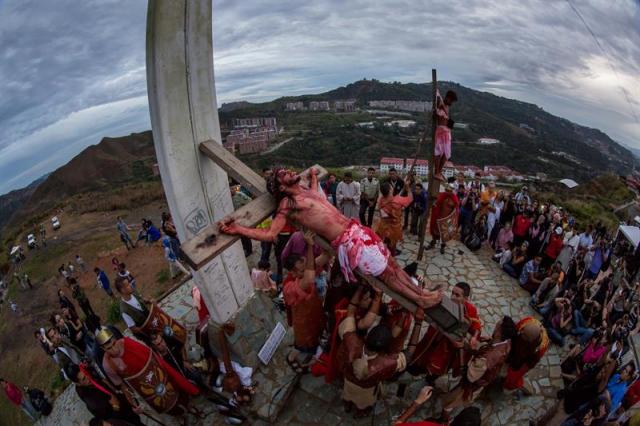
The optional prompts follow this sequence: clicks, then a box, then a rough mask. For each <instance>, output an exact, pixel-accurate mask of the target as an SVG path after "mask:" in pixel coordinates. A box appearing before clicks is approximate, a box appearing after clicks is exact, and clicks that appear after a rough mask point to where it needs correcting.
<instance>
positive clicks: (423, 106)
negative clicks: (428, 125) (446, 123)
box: [369, 100, 431, 112]
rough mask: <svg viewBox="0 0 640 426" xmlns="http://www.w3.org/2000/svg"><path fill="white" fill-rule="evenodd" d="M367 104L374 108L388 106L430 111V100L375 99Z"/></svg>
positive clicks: (400, 109)
mask: <svg viewBox="0 0 640 426" xmlns="http://www.w3.org/2000/svg"><path fill="white" fill-rule="evenodd" d="M369 106H370V107H374V108H389V109H395V110H399V111H411V112H425V111H431V102H425V101H403V100H396V101H388V100H376V101H369Z"/></svg>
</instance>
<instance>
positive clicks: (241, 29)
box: [0, 0, 640, 194]
mask: <svg viewBox="0 0 640 426" xmlns="http://www.w3.org/2000/svg"><path fill="white" fill-rule="evenodd" d="M570 1H571V3H570V2H569V1H567V0H539V1H526V0H512V1H510V0H459V1H454V0H429V1H427V0H424V1H422V2H421V1H416V0H406V1H399V0H384V1H382V0H380V1H377V0H348V1H344V0H335V1H329V0H325V1H323V0H319V1H315V2H306V1H300V0H273V1H270V0H243V1H234V0H224V1H223V0H217V1H214V31H213V34H214V46H215V58H214V59H215V65H216V78H217V80H216V87H217V91H218V101H219V102H227V101H233V100H240V99H246V100H253V101H259V100H267V99H271V98H274V97H278V96H281V95H293V94H303V93H314V92H320V91H324V90H327V89H332V88H335V87H337V86H341V85H344V84H347V83H350V82H352V81H355V80H358V79H360V78H363V77H367V78H377V79H379V80H382V81H393V80H399V81H403V82H424V81H427V80H429V79H430V70H431V68H432V67H436V68H437V69H438V75H439V78H441V79H445V80H452V81H456V82H459V83H461V84H463V85H466V86H469V87H472V88H475V89H480V90H486V91H490V92H493V93H496V94H499V95H503V96H507V97H512V98H516V99H520V100H523V101H528V102H533V103H536V104H538V105H540V106H542V107H543V108H545V109H546V110H547V111H550V112H552V113H554V114H556V115H560V116H563V117H566V118H568V119H570V120H572V121H575V122H577V123H579V124H583V125H587V126H590V127H597V128H600V129H602V130H603V131H605V132H606V133H608V134H609V135H610V136H611V137H612V138H614V139H615V140H618V141H620V142H623V143H625V144H626V145H628V146H632V147H635V148H640V2H639V1H638V0H593V1H587V0H570ZM572 5H573V6H574V7H575V9H576V10H577V11H578V13H580V14H581V15H582V17H583V18H584V21H585V22H586V24H587V25H588V27H589V29H590V30H591V32H592V33H593V35H592V34H591V33H590V32H589V31H588V30H587V28H586V27H585V24H584V23H583V22H582V21H581V20H580V18H579V17H578V15H577V14H576V11H575V10H573V9H572V7H571V6H572ZM146 6H147V2H145V1H142V0H128V1H125V0H109V1H108V0H99V1H87V0H75V1H71V0H69V1H67V0H56V1H55V2H54V1H36V0H34V1H28V0H0V94H1V95H0V194H1V193H4V192H7V191H9V190H11V189H15V188H19V187H22V186H24V185H26V184H28V183H29V182H31V181H32V180H34V179H36V178H38V177H39V176H41V175H43V174H45V173H48V172H50V171H52V170H54V169H55V168H57V167H59V166H61V165H63V164H65V163H66V162H67V161H68V160H69V159H70V158H71V157H73V156H74V155H75V154H77V153H78V152H80V151H81V150H82V149H83V148H85V147H86V146H88V145H91V144H95V143H97V142H99V140H100V138H101V137H102V136H120V135H125V134H128V133H130V132H134V131H141V130H146V129H148V128H150V124H149V114H148V108H147V98H146V81H145V52H144V47H145V39H144V37H145V19H146ZM594 35H595V37H596V39H597V41H596V40H594Z"/></svg>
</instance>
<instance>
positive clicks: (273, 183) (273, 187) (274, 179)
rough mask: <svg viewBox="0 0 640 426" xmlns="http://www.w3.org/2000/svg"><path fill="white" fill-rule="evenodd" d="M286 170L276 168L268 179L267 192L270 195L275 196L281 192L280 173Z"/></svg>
mask: <svg viewBox="0 0 640 426" xmlns="http://www.w3.org/2000/svg"><path fill="white" fill-rule="evenodd" d="M283 170H286V169H285V168H284V167H274V168H273V169H272V172H273V173H272V174H271V177H270V178H269V179H267V191H269V194H271V195H275V194H277V193H279V192H280V189H279V188H280V183H279V182H278V173H280V172H281V171H283Z"/></svg>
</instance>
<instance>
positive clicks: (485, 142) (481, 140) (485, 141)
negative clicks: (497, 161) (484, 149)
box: [478, 138, 500, 145]
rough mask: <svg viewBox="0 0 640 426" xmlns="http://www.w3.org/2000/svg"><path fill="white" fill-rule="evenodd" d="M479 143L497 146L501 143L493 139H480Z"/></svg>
mask: <svg viewBox="0 0 640 426" xmlns="http://www.w3.org/2000/svg"><path fill="white" fill-rule="evenodd" d="M478 143H479V144H480V145H495V144H498V143H500V140H499V139H493V138H480V139H478Z"/></svg>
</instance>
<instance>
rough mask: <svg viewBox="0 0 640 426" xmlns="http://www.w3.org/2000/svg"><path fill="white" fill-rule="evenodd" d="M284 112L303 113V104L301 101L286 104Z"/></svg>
mask: <svg viewBox="0 0 640 426" xmlns="http://www.w3.org/2000/svg"><path fill="white" fill-rule="evenodd" d="M285 110H286V111H304V104H303V103H302V101H298V102H287V104H286V106H285Z"/></svg>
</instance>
